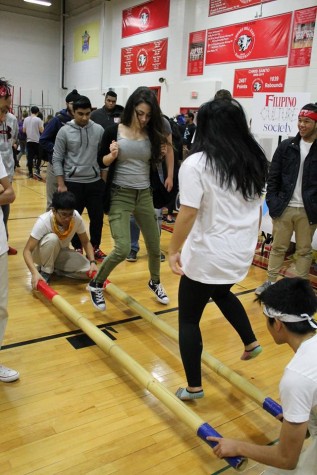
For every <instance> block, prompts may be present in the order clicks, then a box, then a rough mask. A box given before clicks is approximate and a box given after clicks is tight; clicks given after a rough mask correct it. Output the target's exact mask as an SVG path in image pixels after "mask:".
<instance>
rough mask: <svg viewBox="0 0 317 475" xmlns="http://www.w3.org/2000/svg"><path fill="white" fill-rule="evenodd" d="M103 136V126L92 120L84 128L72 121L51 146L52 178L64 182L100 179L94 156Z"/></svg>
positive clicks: (85, 181) (59, 132) (61, 130)
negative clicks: (52, 146)
mask: <svg viewBox="0 0 317 475" xmlns="http://www.w3.org/2000/svg"><path fill="white" fill-rule="evenodd" d="M103 133H104V130H103V127H101V125H99V124H96V123H95V122H93V121H92V120H89V122H88V124H87V125H85V126H84V127H80V126H79V125H77V124H76V123H75V121H74V120H71V121H70V122H68V123H67V124H65V126H64V127H62V128H61V129H60V130H59V131H58V133H57V135H56V140H55V145H54V152H53V160H52V164H53V170H54V174H55V176H64V180H65V181H72V182H77V183H92V182H94V181H98V180H100V168H99V165H98V162H97V155H98V149H99V147H100V143H101V139H102V136H103Z"/></svg>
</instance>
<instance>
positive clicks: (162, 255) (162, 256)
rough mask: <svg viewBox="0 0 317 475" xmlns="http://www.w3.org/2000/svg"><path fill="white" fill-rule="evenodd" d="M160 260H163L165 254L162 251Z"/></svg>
mask: <svg viewBox="0 0 317 475" xmlns="http://www.w3.org/2000/svg"><path fill="white" fill-rule="evenodd" d="M161 262H165V254H163V252H161Z"/></svg>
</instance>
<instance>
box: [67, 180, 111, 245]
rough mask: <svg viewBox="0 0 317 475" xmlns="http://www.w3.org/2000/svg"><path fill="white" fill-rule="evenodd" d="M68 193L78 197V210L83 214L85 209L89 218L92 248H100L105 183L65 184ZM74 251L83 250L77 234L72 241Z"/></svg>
mask: <svg viewBox="0 0 317 475" xmlns="http://www.w3.org/2000/svg"><path fill="white" fill-rule="evenodd" d="M65 185H66V186H67V189H68V191H71V192H72V193H74V195H75V196H76V210H77V211H78V213H79V214H82V212H83V211H84V208H86V209H87V211H88V216H89V234H90V242H91V244H92V246H94V247H96V248H99V246H100V242H101V234H102V226H103V199H104V190H105V182H104V181H103V180H102V179H100V180H98V181H94V182H93V183H75V182H71V181H67V182H65ZM72 245H73V247H74V249H79V248H81V242H80V239H79V237H78V235H77V234H75V236H74V237H73V239H72Z"/></svg>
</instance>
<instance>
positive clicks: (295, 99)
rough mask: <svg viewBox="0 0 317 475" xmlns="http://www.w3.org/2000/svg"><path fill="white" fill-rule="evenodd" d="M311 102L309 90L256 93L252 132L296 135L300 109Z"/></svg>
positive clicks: (253, 106)
mask: <svg viewBox="0 0 317 475" xmlns="http://www.w3.org/2000/svg"><path fill="white" fill-rule="evenodd" d="M309 102H310V93H309V92H294V93H292V92H287V93H285V94H282V93H269V92H268V93H258V94H254V96H253V103H252V126H251V130H252V133H254V134H259V135H288V136H290V137H294V136H295V135H296V134H297V132H298V128H297V121H298V114H299V111H300V110H301V108H302V107H303V106H304V105H305V104H307V103H309Z"/></svg>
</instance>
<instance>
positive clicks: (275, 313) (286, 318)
mask: <svg viewBox="0 0 317 475" xmlns="http://www.w3.org/2000/svg"><path fill="white" fill-rule="evenodd" d="M263 313H264V315H266V316H267V317H269V318H277V319H278V320H280V321H281V322H288V323H296V322H303V321H305V320H307V321H308V323H309V325H310V326H311V327H312V328H315V329H317V324H316V322H315V320H314V319H313V317H311V316H310V315H308V314H307V313H301V314H300V315H291V314H289V313H283V312H280V311H279V310H275V309H274V308H272V307H267V306H266V305H264V308H263Z"/></svg>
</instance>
